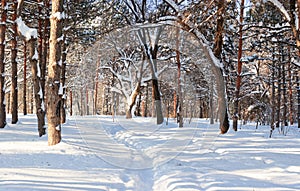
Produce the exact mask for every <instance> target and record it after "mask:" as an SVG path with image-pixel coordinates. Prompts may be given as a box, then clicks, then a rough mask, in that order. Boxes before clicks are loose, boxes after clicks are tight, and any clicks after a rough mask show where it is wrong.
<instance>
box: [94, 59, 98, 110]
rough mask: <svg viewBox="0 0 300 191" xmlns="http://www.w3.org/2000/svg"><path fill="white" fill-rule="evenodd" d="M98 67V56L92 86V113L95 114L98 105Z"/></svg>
mask: <svg viewBox="0 0 300 191" xmlns="http://www.w3.org/2000/svg"><path fill="white" fill-rule="evenodd" d="M99 67H100V58H98V61H97V68H96V78H95V87H94V108H93V114H94V115H96V114H97V107H98V105H97V104H98V102H97V100H98V86H99Z"/></svg>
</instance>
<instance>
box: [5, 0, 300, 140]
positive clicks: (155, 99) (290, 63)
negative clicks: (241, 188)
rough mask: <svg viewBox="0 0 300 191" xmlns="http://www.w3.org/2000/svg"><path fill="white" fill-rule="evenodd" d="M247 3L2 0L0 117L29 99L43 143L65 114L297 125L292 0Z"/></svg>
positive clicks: (297, 43)
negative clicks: (196, 118)
mask: <svg viewBox="0 0 300 191" xmlns="http://www.w3.org/2000/svg"><path fill="white" fill-rule="evenodd" d="M247 2H248V1H244V0H239V1H225V0H220V1H213V0H205V1H194V0H193V1H190V0H185V1H177V0H164V1H152V0H142V1H134V0H129V1H105V0H100V1H96V0H81V1H75V2H73V1H68V0H60V1H49V0H39V1H37V2H35V1H30V0H24V1H17V0H13V1H6V0H2V1H1V23H0V74H1V75H0V128H4V127H5V125H6V123H7V122H6V114H7V113H11V114H12V123H17V121H18V115H19V112H21V111H22V112H23V113H24V114H25V115H26V114H27V112H29V113H32V112H33V110H34V112H35V113H36V115H37V118H38V132H39V136H43V135H44V134H45V133H46V131H45V129H46V128H45V116H46V114H47V117H48V137H49V138H48V140H49V145H53V144H56V143H58V142H59V141H60V139H61V135H60V132H61V124H63V123H64V122H65V118H66V114H67V113H69V114H70V115H73V114H80V115H85V114H113V115H116V114H117V115H126V116H127V118H131V117H132V116H133V115H136V116H144V117H146V116H152V117H154V116H156V118H157V123H158V124H159V123H162V122H163V117H167V118H169V117H174V118H177V121H178V123H179V126H180V127H182V126H183V123H184V120H183V119H186V118H190V119H192V118H193V117H207V118H208V117H210V118H211V123H214V121H215V119H218V120H219V122H220V130H221V133H226V132H227V131H228V129H229V120H230V119H232V120H233V129H234V130H235V131H237V130H238V125H239V124H238V122H240V123H246V122H247V121H250V120H252V121H253V120H255V121H256V122H257V124H259V123H264V124H269V125H270V128H271V133H270V136H271V135H272V131H273V130H274V129H275V128H279V129H280V131H281V132H282V133H286V127H287V126H288V125H292V124H293V123H295V122H296V123H298V127H299V124H300V123H299V120H300V117H299V115H300V108H299V107H300V103H299V102H300V88H299V87H300V84H299V83H300V77H299V76H300V73H299V68H300V67H299V62H300V61H299V53H300V37H299V24H298V23H297V22H298V21H299V15H300V12H299V10H300V9H299V6H300V5H299V3H298V1H295V0H291V1H275V0H274V1H273V0H268V1H261V0H252V1H250V3H247ZM274 9H277V10H278V11H274ZM24 31H26V32H25V33H24ZM29 66H30V68H31V71H30V72H29ZM168 74H172V75H168ZM21 90H23V91H21ZM33 100H34V102H33ZM33 108H34V109H33Z"/></svg>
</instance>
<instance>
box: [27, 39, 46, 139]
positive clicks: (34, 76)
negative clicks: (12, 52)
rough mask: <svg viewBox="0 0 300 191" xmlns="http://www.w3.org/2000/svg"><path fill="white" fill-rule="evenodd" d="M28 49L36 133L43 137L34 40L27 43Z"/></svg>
mask: <svg viewBox="0 0 300 191" xmlns="http://www.w3.org/2000/svg"><path fill="white" fill-rule="evenodd" d="M28 45H29V46H28V48H29V60H30V64H31V73H32V80H33V87H34V99H35V108H36V116H37V119H38V132H39V136H40V137H41V136H43V135H45V134H46V131H45V128H44V125H45V108H44V102H43V97H44V96H43V92H42V89H41V83H40V75H41V74H40V69H39V68H38V67H39V65H38V63H37V60H36V58H34V55H35V47H36V39H31V40H30V41H29V42H28Z"/></svg>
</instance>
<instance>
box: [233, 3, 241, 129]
mask: <svg viewBox="0 0 300 191" xmlns="http://www.w3.org/2000/svg"><path fill="white" fill-rule="evenodd" d="M243 20H244V0H241V4H240V25H239V51H238V67H237V78H236V86H235V99H234V115H233V124H232V128H233V130H234V131H237V126H238V119H239V115H240V114H239V99H240V89H241V82H242V76H241V73H242V64H243V63H242V61H241V58H242V54H243Z"/></svg>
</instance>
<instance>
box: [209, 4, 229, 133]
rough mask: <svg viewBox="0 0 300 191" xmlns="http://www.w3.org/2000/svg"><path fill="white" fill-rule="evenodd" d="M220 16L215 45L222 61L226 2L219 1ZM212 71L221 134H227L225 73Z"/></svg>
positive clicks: (218, 70)
mask: <svg viewBox="0 0 300 191" xmlns="http://www.w3.org/2000/svg"><path fill="white" fill-rule="evenodd" d="M217 4H218V14H217V18H218V19H217V30H216V35H215V43H214V49H213V52H214V55H215V56H216V57H217V58H218V59H220V58H221V53H222V46H223V31H224V14H225V0H220V1H218V3H217ZM212 71H213V73H214V75H215V76H216V85H217V90H218V111H219V119H220V130H221V134H224V133H227V131H228V129H229V119H228V113H227V100H226V95H225V80H224V77H223V71H222V69H221V68H218V67H217V66H215V65H214V64H213V66H212Z"/></svg>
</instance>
